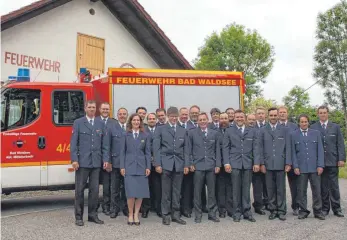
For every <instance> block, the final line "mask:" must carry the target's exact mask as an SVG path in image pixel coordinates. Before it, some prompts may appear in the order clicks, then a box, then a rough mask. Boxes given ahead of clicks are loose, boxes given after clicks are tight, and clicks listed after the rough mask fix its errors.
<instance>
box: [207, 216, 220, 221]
mask: <svg viewBox="0 0 347 240" xmlns="http://www.w3.org/2000/svg"><path fill="white" fill-rule="evenodd" d="M208 220H210V221H212V222H220V220H219V219H218V218H217V217H208Z"/></svg>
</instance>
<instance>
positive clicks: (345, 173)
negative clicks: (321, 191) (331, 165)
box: [339, 164, 347, 179]
mask: <svg viewBox="0 0 347 240" xmlns="http://www.w3.org/2000/svg"><path fill="white" fill-rule="evenodd" d="M339 177H340V178H345V179H347V164H345V167H344V168H340V171H339Z"/></svg>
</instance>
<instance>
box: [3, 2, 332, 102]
mask: <svg viewBox="0 0 347 240" xmlns="http://www.w3.org/2000/svg"><path fill="white" fill-rule="evenodd" d="M138 1H139V2H140V3H141V4H142V6H143V7H144V8H145V9H146V11H147V12H148V13H149V14H150V15H151V16H152V18H153V19H154V20H155V21H156V22H157V23H158V25H159V27H160V28H161V29H162V30H163V31H164V32H165V34H166V35H167V36H168V37H169V38H170V39H171V41H172V42H173V43H174V44H175V46H176V47H177V48H178V49H179V50H180V51H181V53H182V54H183V55H184V56H185V57H186V58H187V60H188V61H190V62H192V60H193V59H194V58H195V57H196V56H197V53H198V49H199V47H200V46H202V45H203V42H204V39H205V37H206V36H208V35H210V34H211V33H212V32H213V31H217V32H219V31H220V30H222V29H223V27H225V26H226V25H227V24H229V23H232V22H236V23H237V24H242V25H245V26H246V27H247V28H250V29H256V30H257V31H258V32H259V33H260V35H261V36H263V37H264V38H265V39H266V40H267V41H268V42H269V43H270V44H271V45H273V46H274V48H275V53H276V56H275V64H274V67H273V70H272V72H271V73H270V75H269V76H268V78H267V83H266V84H265V85H264V86H263V89H264V95H265V97H266V98H271V99H275V100H277V102H281V101H282V98H283V96H285V95H286V94H287V92H288V91H289V90H290V88H291V87H293V86H294V85H299V86H301V87H303V88H308V87H309V86H311V85H312V84H313V83H314V82H315V80H314V79H313V77H312V69H313V53H314V47H315V44H316V40H315V31H316V19H317V14H318V13H319V12H322V11H326V10H327V9H329V8H331V7H332V6H334V5H335V4H336V3H338V2H339V0H319V1H318V0H213V1H212V0H162V1H155V0H138ZM31 2H34V1H32V0H16V1H1V5H0V9H1V10H0V11H1V15H3V14H6V13H7V12H9V11H13V10H15V9H17V8H19V7H21V6H25V5H27V4H30V3H31ZM308 92H309V93H310V97H311V103H312V104H315V105H316V104H317V105H318V104H321V103H322V99H323V94H322V89H321V88H320V87H319V86H318V85H316V86H314V87H312V88H311V89H310V90H309V91H308Z"/></svg>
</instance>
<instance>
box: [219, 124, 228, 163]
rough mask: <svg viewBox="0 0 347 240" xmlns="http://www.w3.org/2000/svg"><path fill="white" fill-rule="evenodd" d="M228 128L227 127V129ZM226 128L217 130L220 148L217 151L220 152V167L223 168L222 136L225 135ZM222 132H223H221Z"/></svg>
mask: <svg viewBox="0 0 347 240" xmlns="http://www.w3.org/2000/svg"><path fill="white" fill-rule="evenodd" d="M227 128H229V127H227ZM227 128H219V129H218V133H219V144H220V148H219V151H220V157H221V164H222V167H223V166H224V164H225V163H224V160H223V139H224V134H225V133H226V131H227ZM223 130H224V131H223Z"/></svg>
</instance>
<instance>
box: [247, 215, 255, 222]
mask: <svg viewBox="0 0 347 240" xmlns="http://www.w3.org/2000/svg"><path fill="white" fill-rule="evenodd" d="M244 219H246V220H248V221H250V222H256V221H255V219H254V217H253V216H249V217H246V218H245V217H244Z"/></svg>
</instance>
